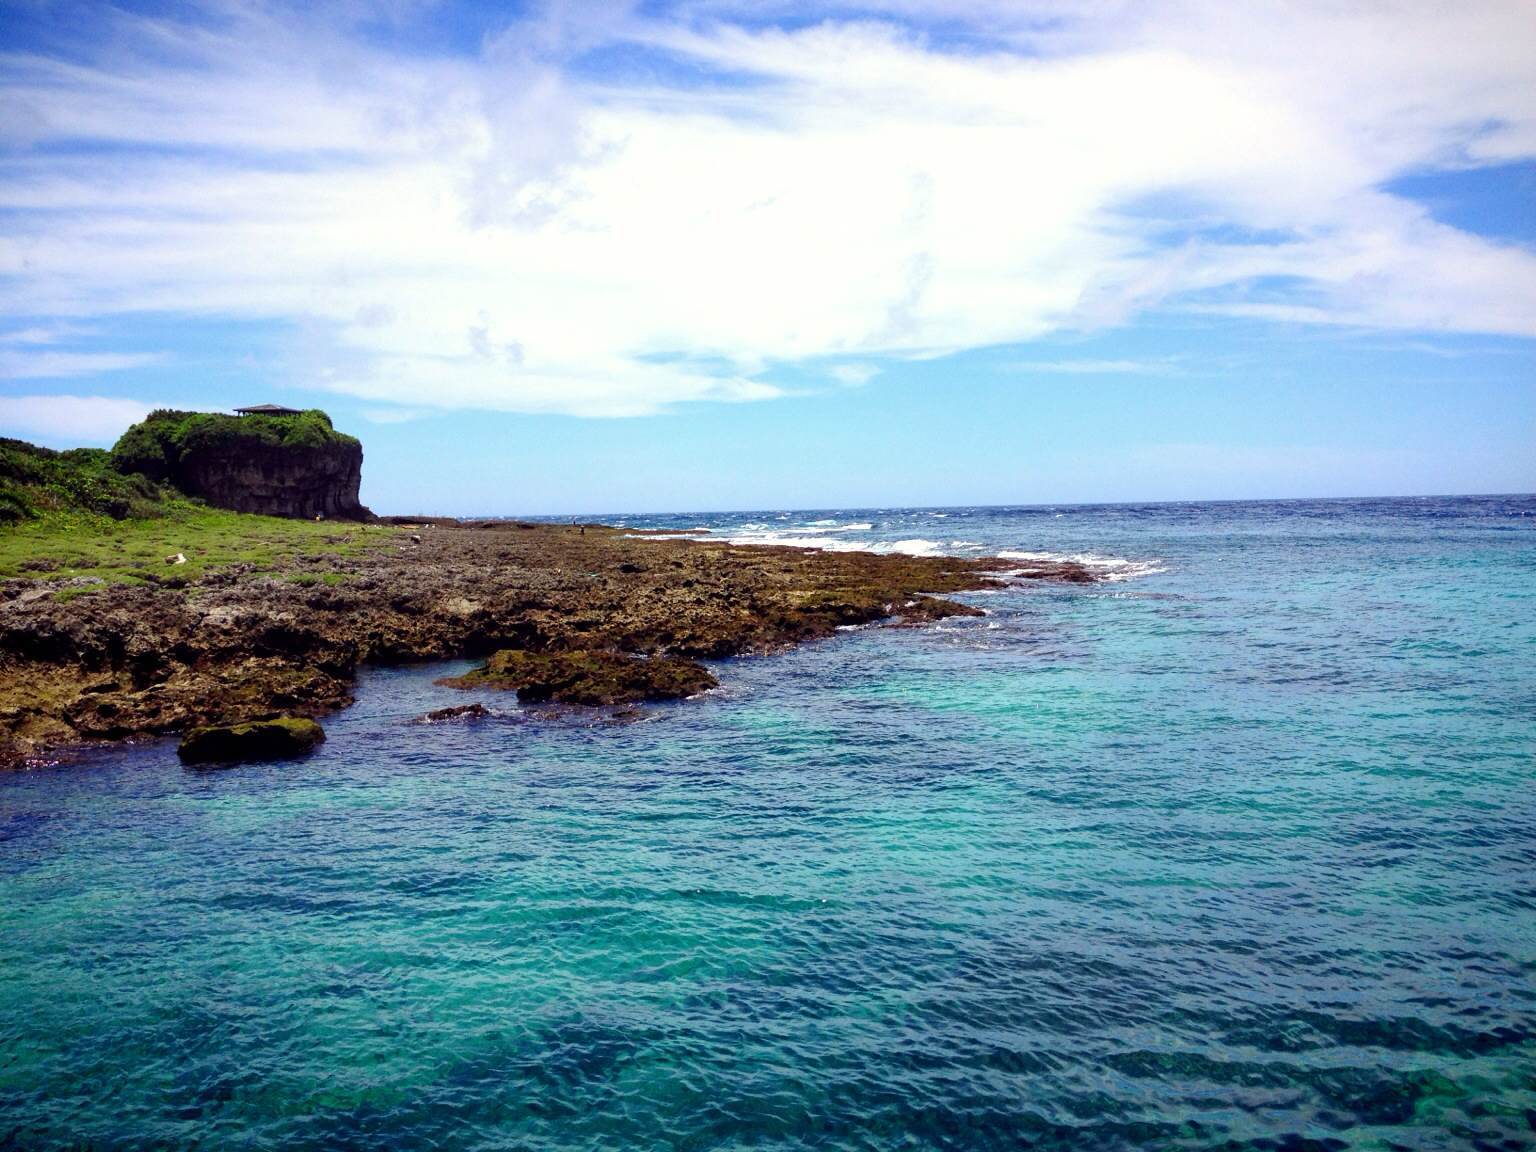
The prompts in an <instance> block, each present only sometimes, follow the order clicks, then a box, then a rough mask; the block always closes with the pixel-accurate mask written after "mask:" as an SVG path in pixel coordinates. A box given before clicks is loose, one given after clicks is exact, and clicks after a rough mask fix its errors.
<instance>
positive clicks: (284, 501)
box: [170, 441, 368, 520]
mask: <svg viewBox="0 0 1536 1152" xmlns="http://www.w3.org/2000/svg"><path fill="white" fill-rule="evenodd" d="M362 478H363V449H362V446H361V445H359V444H357V443H355V442H354V443H352V444H326V445H317V446H315V447H290V446H288V445H270V444H264V443H262V442H260V441H254V442H250V443H243V442H236V443H234V444H231V445H229V446H228V447H227V448H221V449H219V450H216V451H208V450H203V451H197V450H194V451H190V452H188V453H187V454H186V455H184V456H183V457H182V458H181V460H180V462H179V466H178V467H177V469H176V471H175V472H174V473H173V474H172V475H171V477H170V480H171V483H173V484H175V485H176V487H178V488H180V489H181V490H182V491H183V492H185V493H187V495H189V496H197V497H200V498H201V499H203V500H206V501H207V502H208V503H209V504H212V505H214V506H215V507H217V508H229V509H231V510H233V511H235V512H259V513H261V514H263V515H266V516H290V517H299V518H302V519H305V520H313V519H314V518H315V517H316V516H324V517H325V518H326V519H330V520H336V519H342V520H360V519H363V518H365V517H366V516H367V515H368V510H367V509H366V508H364V507H363V506H362V504H360V503H359V502H358V495H357V493H358V485H359V484H361V483H362Z"/></svg>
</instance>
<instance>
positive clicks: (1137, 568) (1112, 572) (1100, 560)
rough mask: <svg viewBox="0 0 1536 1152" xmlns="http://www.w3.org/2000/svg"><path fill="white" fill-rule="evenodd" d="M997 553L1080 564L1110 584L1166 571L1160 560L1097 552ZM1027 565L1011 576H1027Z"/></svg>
mask: <svg viewBox="0 0 1536 1152" xmlns="http://www.w3.org/2000/svg"><path fill="white" fill-rule="evenodd" d="M997 555H998V556H999V557H1000V558H1002V559H1004V560H1032V561H1034V562H1035V563H1037V564H1081V565H1082V566H1083V567H1084V568H1086V569H1088V571H1089V572H1091V573H1093V575H1094V576H1096V577H1098V579H1100V580H1103V581H1106V582H1109V583H1114V582H1117V581H1120V580H1135V579H1136V578H1137V577H1140V576H1155V575H1157V574H1158V573H1159V572H1166V571H1168V567H1167V565H1165V564H1164V563H1163V562H1162V561H1161V560H1155V559H1154V560H1127V559H1126V558H1125V557H1123V556H1101V555H1100V554H1098V553H1097V552H1016V551H1003V552H998V553H997ZM1029 571H1030V570H1029V569H1028V568H1021V569H1018V570H1017V571H1016V572H1014V573H1013V574H1014V575H1027V574H1028V573H1029Z"/></svg>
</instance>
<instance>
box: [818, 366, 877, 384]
mask: <svg viewBox="0 0 1536 1152" xmlns="http://www.w3.org/2000/svg"><path fill="white" fill-rule="evenodd" d="M827 374H828V375H829V376H831V377H832V379H834V380H836V381H837V382H838V383H839V384H842V385H844V386H845V387H848V388H860V387H863V386H864V385H865V384H868V383H869V382H870V381H871V380H873V379H874V378H875V377H876V376H878V375H880V368H879V366H878V365H875V364H834V365H833V366H832V367H831V368H829V369H828V370H827Z"/></svg>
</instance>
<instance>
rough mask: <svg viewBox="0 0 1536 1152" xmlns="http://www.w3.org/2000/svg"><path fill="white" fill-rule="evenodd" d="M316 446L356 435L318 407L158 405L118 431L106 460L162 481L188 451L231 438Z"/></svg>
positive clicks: (208, 448)
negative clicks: (248, 410) (273, 412)
mask: <svg viewBox="0 0 1536 1152" xmlns="http://www.w3.org/2000/svg"><path fill="white" fill-rule="evenodd" d="M253 443H256V444H268V445H271V446H273V447H278V446H282V447H287V448H320V447H324V446H325V445H327V444H356V443H357V440H356V439H355V438H353V437H351V436H347V435H345V434H343V433H341V432H337V431H336V429H335V428H334V427H333V426H332V425H331V418H330V417H329V416H327V415H326V414H325V413H324V412H322V411H320V409H318V408H311V409H309V410H308V411H305V412H298V413H294V414H293V415H277V416H268V415H251V416H230V415H227V414H225V413H222V412H179V411H176V410H175V409H172V408H159V409H156V410H155V411H153V412H151V413H150V414H149V415H148V416H147V417H145V419H144V420H143V421H141V422H140V423H138V424H135V425H134V426H133V427H132V428H130V429H128V431H126V432H124V433H123V435H122V436H121V438H119V440H118V441H117V443H116V444H115V445H113V446H112V453H111V458H112V466H113V468H115V469H116V470H117V471H118V472H121V473H124V474H130V475H131V474H139V475H142V476H146V477H148V478H149V479H150V480H154V481H160V482H164V481H166V480H170V479H172V478H173V477H174V476H175V475H176V471H177V467H178V465H179V464H180V462H181V460H182V458H183V457H184V456H186V455H187V454H188V453H193V452H196V453H198V454H205V453H213V452H217V451H219V450H220V449H221V448H223V447H225V446H231V445H235V444H253Z"/></svg>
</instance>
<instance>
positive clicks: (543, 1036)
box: [0, 497, 1536, 1152]
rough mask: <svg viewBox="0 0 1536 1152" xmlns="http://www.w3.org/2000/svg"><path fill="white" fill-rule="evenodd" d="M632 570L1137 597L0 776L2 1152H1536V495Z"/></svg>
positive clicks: (906, 522)
mask: <svg viewBox="0 0 1536 1152" xmlns="http://www.w3.org/2000/svg"><path fill="white" fill-rule="evenodd" d="M630 522H631V523H633V524H636V525H640V524H646V525H650V526H662V525H670V526H677V527H689V526H699V525H703V526H708V527H712V528H714V529H717V530H718V532H719V534H720V535H724V536H727V537H731V538H756V539H768V538H775V537H786V536H787V537H798V538H802V539H815V540H819V541H821V542H823V543H825V542H827V541H834V542H837V546H842V547H854V546H858V547H880V548H891V547H900V548H902V549H904V550H907V551H925V550H926V551H934V550H937V551H945V552H960V553H962V554H979V553H982V552H997V551H1012V552H1019V553H1054V554H1080V555H1087V556H1089V557H1090V558H1092V560H1093V562H1094V563H1095V564H1097V565H1099V566H1100V568H1101V570H1102V571H1104V572H1106V573H1108V574H1111V575H1114V576H1117V577H1123V578H1121V579H1117V580H1115V581H1113V582H1110V583H1105V584H1101V585H1098V586H1094V587H1091V588H1055V589H1047V588H1021V589H1010V590H1003V591H998V592H992V593H983V594H979V595H977V596H976V597H974V600H973V602H974V603H976V604H979V605H983V606H985V607H986V608H987V609H988V610H989V613H990V614H989V615H988V616H987V617H985V618H984V619H978V620H952V621H945V622H943V623H942V624H941V625H939V626H936V627H929V628H926V629H910V630H909V629H888V628H872V629H865V630H861V631H854V632H848V633H845V634H843V635H841V636H839V637H838V638H836V639H834V640H831V641H828V642H825V643H821V644H817V645H813V646H811V647H808V648H805V649H802V650H800V651H797V652H794V653H791V654H788V655H785V656H779V657H771V658H762V659H751V660H740V661H730V662H725V663H723V664H721V665H720V666H719V669H718V673H719V675H720V679H721V680H722V682H723V684H724V689H723V691H721V692H719V693H717V694H713V695H711V696H709V697H706V698H703V699H700V700H695V701H690V702H686V703H683V704H679V705H676V706H665V707H658V708H655V709H653V710H651V711H650V712H649V713H648V717H647V719H645V720H644V721H641V722H638V723H619V722H614V721H613V720H611V719H609V718H607V717H605V716H598V717H571V716H561V715H556V716H549V715H542V714H535V713H529V712H523V711H521V710H519V709H518V707H517V705H516V704H515V702H514V701H512V700H510V699H508V698H506V697H497V696H487V697H484V699H486V700H487V702H488V703H490V704H492V705H493V706H494V707H495V708H496V709H497V710H498V712H499V713H500V714H499V715H498V717H497V718H495V719H493V720H490V721H487V722H482V723H480V724H475V725H464V724H458V725H454V724H444V725H434V726H430V727H423V726H419V725H412V724H410V723H408V722H407V718H408V717H409V716H411V715H414V714H415V713H419V712H421V711H424V710H425V709H427V708H429V707H434V706H437V705H439V704H441V703H444V702H462V701H463V700H465V699H466V697H465V696H463V695H462V694H459V693H454V692H453V691H452V690H449V689H442V688H435V687H433V686H432V679H433V677H434V676H436V675H441V674H442V671H443V670H442V668H441V667H434V668H427V669H422V668H416V669H404V670H374V671H370V672H368V673H367V674H366V675H365V676H364V677H363V679H362V682H361V686H360V690H359V693H358V695H359V703H358V704H357V706H356V707H355V708H353V709H351V710H350V711H348V712H346V713H343V714H341V715H339V716H337V717H335V718H333V719H332V720H331V721H330V722H329V724H328V728H329V731H330V734H331V738H330V741H329V742H328V743H327V744H326V745H325V747H324V748H323V750H322V751H321V752H320V753H319V754H318V755H316V756H314V757H313V758H311V759H309V760H306V761H303V762H298V763H293V764H285V765H270V766H249V767H244V768H240V769H235V770H231V771H225V772H203V773H198V772H191V771H187V770H184V769H182V768H181V767H180V766H179V765H178V764H177V761H176V758H175V755H174V750H173V745H171V744H169V743H155V744H149V745H144V746H140V747H135V748H130V749H117V750H112V751H107V752H102V753H99V754H95V755H92V756H90V757H89V758H88V759H87V760H86V761H85V762H84V763H80V764H74V765H69V766H61V767H58V768H44V769H38V770H34V771H31V772H28V773H24V774H17V775H12V776H7V777H4V778H0V1147H7V1148H8V1147H17V1148H55V1147H92V1148H103V1149H107V1148H123V1149H128V1148H148V1147H174V1148H194V1147H195V1148H218V1149H226V1148H274V1149H275V1148H284V1149H287V1148H314V1149H351V1148H357V1149H364V1148H366V1149H379V1148H401V1149H406V1148H409V1149H416V1148H440V1149H460V1148H462V1149H501V1148H528V1149H615V1148H642V1149H706V1148H708V1149H713V1148H773V1149H778V1148H788V1149H848V1148H867V1149H929V1148H932V1149H970V1148H1062V1149H1069V1148H1070V1149H1163V1148H1175V1149H1225V1150H1236V1149H1281V1150H1298V1152H1299V1150H1303V1149H1367V1148H1368V1149H1466V1148H1480V1149H1520V1148H1529V1147H1532V1146H1533V1142H1536V984H1533V978H1536V787H1533V785H1536V498H1533V497H1506V498H1486V499H1454V500H1414V501H1406V500H1404V501H1331V502H1305V503H1272V504H1216V505H1157V506H1145V507H1116V508H1051V509H1012V510H1010V509H979V510H965V509H949V510H942V512H929V511H892V510H854V511H831V512H823V513H810V514H805V513H795V514H782V519H781V514H779V513H760V514H757V515H756V516H733V517H668V518H649V519H645V520H642V519H639V518H633V519H631V520H630ZM859 525H868V527H858V526H859ZM1017 562H1018V564H1019V565H1020V567H1027V566H1028V563H1029V558H1028V556H1021V557H1019V558H1018V559H1017Z"/></svg>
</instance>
